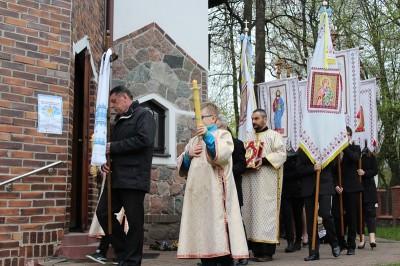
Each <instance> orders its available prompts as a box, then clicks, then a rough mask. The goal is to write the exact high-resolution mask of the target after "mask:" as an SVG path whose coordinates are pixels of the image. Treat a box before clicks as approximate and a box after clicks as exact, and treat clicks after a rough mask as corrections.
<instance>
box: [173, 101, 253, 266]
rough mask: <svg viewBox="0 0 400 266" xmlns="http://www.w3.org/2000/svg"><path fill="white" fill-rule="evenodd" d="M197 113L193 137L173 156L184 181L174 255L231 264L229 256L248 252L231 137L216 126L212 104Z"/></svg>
mask: <svg viewBox="0 0 400 266" xmlns="http://www.w3.org/2000/svg"><path fill="white" fill-rule="evenodd" d="M201 116H202V120H203V124H202V125H199V126H198V127H197V136H196V137H194V138H192V139H191V140H190V141H189V143H188V144H187V145H186V147H185V151H184V152H183V153H182V154H181V155H180V156H179V158H178V169H179V174H180V175H181V176H187V183H186V189H185V197H184V202H183V210H182V220H181V227H180V233H179V246H178V252H177V257H178V258H200V259H201V262H202V265H233V258H237V259H239V258H248V256H249V251H248V248H247V243H246V237H245V233H244V228H243V222H242V217H241V214H240V207H239V201H238V196H237V192H236V186H235V180H234V178H233V173H232V152H233V148H234V146H233V141H232V136H231V134H230V133H229V132H228V131H226V130H222V129H217V126H216V125H215V123H216V121H217V117H218V107H217V106H216V105H215V104H213V103H209V102H206V103H203V105H202V111H201Z"/></svg>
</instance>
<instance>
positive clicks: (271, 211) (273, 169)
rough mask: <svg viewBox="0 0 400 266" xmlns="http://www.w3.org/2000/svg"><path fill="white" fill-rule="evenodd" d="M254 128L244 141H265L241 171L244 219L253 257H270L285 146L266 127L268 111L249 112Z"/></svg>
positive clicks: (274, 241)
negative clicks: (255, 157) (252, 163)
mask: <svg viewBox="0 0 400 266" xmlns="http://www.w3.org/2000/svg"><path fill="white" fill-rule="evenodd" d="M251 119H252V123H253V129H254V131H253V132H251V133H249V134H247V136H246V141H262V142H264V146H263V150H262V158H259V159H258V160H257V162H256V165H255V168H254V169H247V170H246V172H245V174H244V175H243V180H242V189H243V207H242V211H243V221H244V224H245V228H246V234H247V240H248V241H249V248H250V249H251V250H252V251H253V255H254V257H255V260H256V261H259V262H264V261H271V260H272V255H273V254H275V250H276V244H277V243H279V210H280V204H281V192H282V180H283V179H282V177H283V163H284V162H285V161H286V148H285V145H284V143H283V138H282V136H281V134H280V133H278V132H276V131H274V130H271V129H268V127H267V114H266V112H265V111H264V110H263V109H256V110H254V111H253V114H252V116H251Z"/></svg>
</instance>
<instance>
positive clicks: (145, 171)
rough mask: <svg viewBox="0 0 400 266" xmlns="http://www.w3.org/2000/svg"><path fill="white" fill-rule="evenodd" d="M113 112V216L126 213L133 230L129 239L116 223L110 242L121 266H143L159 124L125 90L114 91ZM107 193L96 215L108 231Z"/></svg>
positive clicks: (108, 148)
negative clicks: (146, 209)
mask: <svg viewBox="0 0 400 266" xmlns="http://www.w3.org/2000/svg"><path fill="white" fill-rule="evenodd" d="M110 108H113V109H114V111H115V113H116V117H115V120H114V124H113V125H112V128H111V134H110V142H109V143H107V146H106V153H107V154H108V153H109V154H110V157H111V168H109V167H108V166H107V164H103V165H102V166H101V170H102V171H103V172H107V173H108V172H111V191H112V203H111V213H112V214H113V213H118V212H119V211H120V210H121V208H122V207H124V209H125V215H126V219H127V220H128V225H129V230H128V233H127V235H125V233H124V230H123V226H122V225H120V224H119V222H118V220H117V219H111V220H112V235H111V236H110V241H111V244H112V246H113V247H114V251H115V255H116V258H117V260H118V261H119V265H141V261H142V253H143V240H144V230H143V226H144V196H145V194H146V193H148V192H149V190H150V175H151V163H152V158H153V149H154V136H155V131H156V127H155V121H154V118H153V115H152V114H151V113H150V111H148V110H147V109H144V108H142V107H141V106H140V105H139V102H138V101H133V96H132V93H131V92H130V91H129V89H127V88H126V87H124V86H117V87H115V88H113V89H112V90H111V91H110ZM107 194H108V193H107V189H106V188H105V189H104V192H103V193H102V195H101V198H100V201H99V204H98V207H97V211H96V215H97V217H98V220H99V222H100V225H101V227H102V228H103V230H104V231H106V230H107V228H108V226H107V225H108V211H107V204H108V196H107Z"/></svg>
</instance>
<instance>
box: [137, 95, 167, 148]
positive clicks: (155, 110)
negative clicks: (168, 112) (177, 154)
mask: <svg viewBox="0 0 400 266" xmlns="http://www.w3.org/2000/svg"><path fill="white" fill-rule="evenodd" d="M140 105H141V106H143V107H144V108H146V109H148V110H149V111H150V112H151V113H152V114H153V117H154V121H155V122H156V134H155V137H154V155H161V156H162V155H165V110H164V109H163V108H162V107H161V106H160V105H158V104H157V103H156V102H154V101H151V100H150V101H146V102H144V103H141V104H140Z"/></svg>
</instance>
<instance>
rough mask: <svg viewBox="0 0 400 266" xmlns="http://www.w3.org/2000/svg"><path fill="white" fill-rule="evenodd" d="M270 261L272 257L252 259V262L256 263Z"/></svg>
mask: <svg viewBox="0 0 400 266" xmlns="http://www.w3.org/2000/svg"><path fill="white" fill-rule="evenodd" d="M272 260H273V259H272V256H268V255H266V256H265V257H257V258H254V261H257V262H266V261H272Z"/></svg>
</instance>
